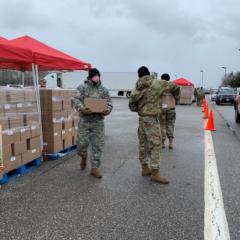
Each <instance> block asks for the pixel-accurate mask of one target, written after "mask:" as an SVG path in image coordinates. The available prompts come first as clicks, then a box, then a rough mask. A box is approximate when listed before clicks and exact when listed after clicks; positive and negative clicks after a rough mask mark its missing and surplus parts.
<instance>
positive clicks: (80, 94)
mask: <svg viewBox="0 0 240 240" xmlns="http://www.w3.org/2000/svg"><path fill="white" fill-rule="evenodd" d="M77 90H78V91H77V94H76V96H75V109H76V110H77V111H78V112H79V114H80V122H79V129H78V136H77V146H78V155H79V156H80V157H81V163H80V167H81V169H82V170H84V169H85V168H86V165H87V157H88V149H89V145H91V165H92V166H91V167H92V171H91V175H92V176H94V177H96V178H101V177H102V174H101V172H100V170H99V167H100V165H101V155H102V151H103V147H104V117H105V116H107V115H108V114H110V112H111V111H112V108H113V106H112V100H111V98H110V95H109V92H108V90H107V89H106V88H104V87H103V86H102V85H101V80H100V72H99V71H98V70H97V69H96V68H93V69H91V70H89V75H88V78H87V80H86V81H85V83H84V84H83V85H80V86H79V87H78V88H77ZM87 97H90V98H99V99H107V110H106V111H105V112H103V113H92V112H91V110H90V109H89V108H86V107H85V106H84V99H85V98H87Z"/></svg>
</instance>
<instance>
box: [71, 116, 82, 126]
mask: <svg viewBox="0 0 240 240" xmlns="http://www.w3.org/2000/svg"><path fill="white" fill-rule="evenodd" d="M79 121H80V117H79V116H75V117H73V127H76V126H78V124H79Z"/></svg>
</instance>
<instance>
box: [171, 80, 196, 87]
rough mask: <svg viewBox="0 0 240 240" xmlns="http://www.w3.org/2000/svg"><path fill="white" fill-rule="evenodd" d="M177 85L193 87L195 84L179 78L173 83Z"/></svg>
mask: <svg viewBox="0 0 240 240" xmlns="http://www.w3.org/2000/svg"><path fill="white" fill-rule="evenodd" d="M173 82H174V83H175V84H177V85H180V86H193V85H194V84H193V83H191V82H190V81H188V80H187V79H185V78H178V79H176V80H174V81H173Z"/></svg>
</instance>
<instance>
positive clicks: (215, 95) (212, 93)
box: [211, 89, 218, 101]
mask: <svg viewBox="0 0 240 240" xmlns="http://www.w3.org/2000/svg"><path fill="white" fill-rule="evenodd" d="M217 92H218V90H217V89H213V90H212V91H211V101H215V100H216V97H217Z"/></svg>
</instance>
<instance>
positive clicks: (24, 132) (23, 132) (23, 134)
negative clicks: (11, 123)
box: [20, 126, 31, 141]
mask: <svg viewBox="0 0 240 240" xmlns="http://www.w3.org/2000/svg"><path fill="white" fill-rule="evenodd" d="M20 138H21V141H25V140H26V139H28V138H31V129H30V127H29V126H26V127H21V128H20Z"/></svg>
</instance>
